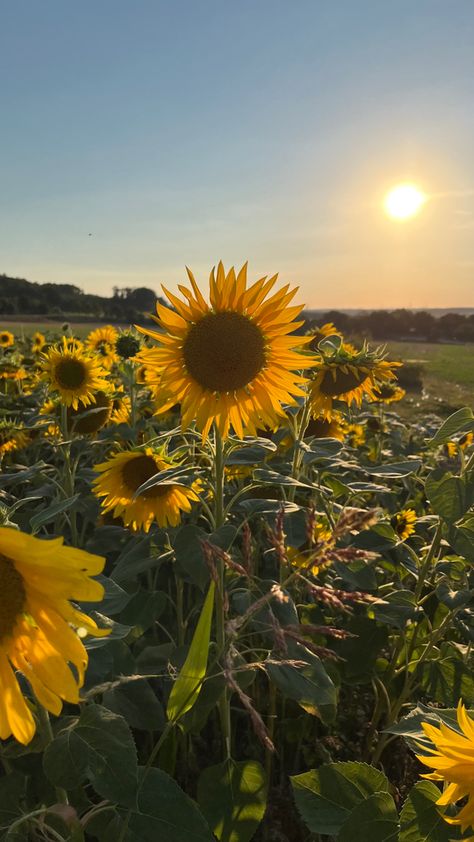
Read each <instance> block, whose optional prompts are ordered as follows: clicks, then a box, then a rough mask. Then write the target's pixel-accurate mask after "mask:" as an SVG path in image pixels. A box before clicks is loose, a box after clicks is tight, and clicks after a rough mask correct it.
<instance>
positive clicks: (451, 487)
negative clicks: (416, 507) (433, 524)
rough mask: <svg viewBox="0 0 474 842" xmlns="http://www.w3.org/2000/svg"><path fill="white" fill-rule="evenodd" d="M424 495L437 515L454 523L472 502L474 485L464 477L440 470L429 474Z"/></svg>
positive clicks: (473, 499)
mask: <svg viewBox="0 0 474 842" xmlns="http://www.w3.org/2000/svg"><path fill="white" fill-rule="evenodd" d="M425 494H426V496H427V498H428V500H429V502H430V504H431V507H432V509H433V511H434V512H436V514H437V515H439V516H440V517H442V518H444V519H445V520H447V521H449V522H450V523H454V521H456V520H459V519H460V518H461V517H462V516H463V515H464V514H465V513H466V512H467V511H468V509H469V508H470V506H471V505H472V503H473V501H474V485H473V483H472V482H469V481H468V480H466V479H465V478H464V477H456V476H453V475H452V474H450V473H448V474H447V473H445V472H443V471H442V470H441V469H436V470H434V471H432V472H431V474H430V475H429V477H428V479H427V480H426V483H425Z"/></svg>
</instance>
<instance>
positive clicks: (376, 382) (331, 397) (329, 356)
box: [310, 344, 401, 420]
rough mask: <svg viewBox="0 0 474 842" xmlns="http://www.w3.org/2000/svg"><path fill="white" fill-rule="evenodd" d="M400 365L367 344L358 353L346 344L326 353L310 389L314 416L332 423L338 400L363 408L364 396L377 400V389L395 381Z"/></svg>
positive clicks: (318, 364)
mask: <svg viewBox="0 0 474 842" xmlns="http://www.w3.org/2000/svg"><path fill="white" fill-rule="evenodd" d="M320 353H321V352H320ZM399 365H401V363H397V362H389V361H388V360H385V359H384V358H383V354H382V353H381V351H380V349H376V350H375V351H370V350H369V348H368V347H367V346H366V345H365V346H364V347H363V348H362V349H361V350H360V351H356V350H355V349H354V348H352V346H350V345H347V344H343V345H341V347H340V348H339V349H338V350H337V351H334V353H323V354H322V355H321V358H320V360H318V362H317V363H316V371H315V378H314V380H313V381H312V383H311V387H310V400H311V406H312V412H313V416H315V417H316V416H319V415H322V416H323V417H324V418H327V419H328V420H329V419H330V418H331V416H332V414H333V401H335V400H338V401H343V402H344V403H347V404H348V405H349V406H350V405H351V404H353V403H355V404H356V406H359V407H360V406H361V404H362V399H363V398H364V397H367V398H369V399H370V400H375V399H376V396H375V390H376V389H377V388H380V385H381V384H384V383H387V382H389V381H391V380H394V379H395V377H396V375H395V374H394V372H393V369H394V368H396V367H397V366H399Z"/></svg>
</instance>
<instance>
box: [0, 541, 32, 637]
mask: <svg viewBox="0 0 474 842" xmlns="http://www.w3.org/2000/svg"><path fill="white" fill-rule="evenodd" d="M25 602H26V593H25V588H24V585H23V579H22V577H21V576H20V574H19V573H18V572H17V570H15V566H14V564H13V562H11V561H10V559H9V558H6V557H5V556H4V555H1V554H0V643H2V641H3V640H4V639H5V638H7V637H9V636H10V635H11V634H12V632H13V629H14V627H15V623H16V620H17V618H18V616H19V615H20V614H21V612H22V611H23V609H24V606H25Z"/></svg>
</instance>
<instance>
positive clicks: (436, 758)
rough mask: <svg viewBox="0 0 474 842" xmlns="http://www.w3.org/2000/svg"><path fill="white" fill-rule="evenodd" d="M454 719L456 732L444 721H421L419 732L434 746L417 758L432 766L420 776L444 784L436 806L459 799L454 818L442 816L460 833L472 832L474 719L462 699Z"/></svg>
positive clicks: (473, 806)
mask: <svg viewBox="0 0 474 842" xmlns="http://www.w3.org/2000/svg"><path fill="white" fill-rule="evenodd" d="M457 720H458V726H459V731H460V733H459V731H455V730H454V728H450V727H449V726H448V725H445V724H444V723H441V724H440V725H439V726H436V725H430V724H429V723H428V722H422V727H423V731H424V732H425V735H426V736H427V737H428V739H429V740H431V742H432V743H433V745H434V748H430V749H429V752H430V753H429V754H419V755H417V757H418V760H419V761H420V763H424V765H425V766H431V768H432V769H434V771H433V772H431V773H430V774H428V775H423V777H424V778H429V780H431V781H436V782H437V783H438V782H439V783H442V784H443V785H444V791H443V793H442V795H441V794H440V797H439V798H438V800H437V802H436V803H437V804H438V806H439V807H447V806H448V805H450V804H456V803H457V802H459V801H461V802H462V804H461V810H460V811H459V813H458V814H457V816H456V817H454V818H453V817H451V816H446V815H443V818H444V820H445V821H446V822H448V823H449V824H451V825H458V826H459V827H460V828H461V831H462V833H464V832H465V831H466V830H468V829H469V828H470V829H471V831H474V720H473V719H472V717H471V716H470V715H469V714H468V713H467V711H466V708H465V707H464V705H463V703H462V701H460V702H459V704H458V707H457ZM423 748H424V747H423ZM463 838H464V837H463ZM472 840H474V836H471V835H469V839H467V838H466V839H465V842H472Z"/></svg>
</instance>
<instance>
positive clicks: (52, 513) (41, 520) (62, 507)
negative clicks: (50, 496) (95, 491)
mask: <svg viewBox="0 0 474 842" xmlns="http://www.w3.org/2000/svg"><path fill="white" fill-rule="evenodd" d="M80 496H81V495H80V494H74V495H73V496H72V497H68V498H67V499H66V500H59V501H58V502H57V503H53V505H52V506H48V508H47V509H41V511H40V512H38V513H37V514H36V515H33V516H32V517H31V518H30V528H31V532H32V534H33V535H35V534H36V533H37V532H38V531H39V530H40V529H41V527H42V526H44V525H45V524H46V523H51V521H53V520H54V519H55V517H56V516H57V515H60V514H62V512H67V511H69V509H72V508H73V507H74V504H75V503H76V501H77V500H79V497H80Z"/></svg>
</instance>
